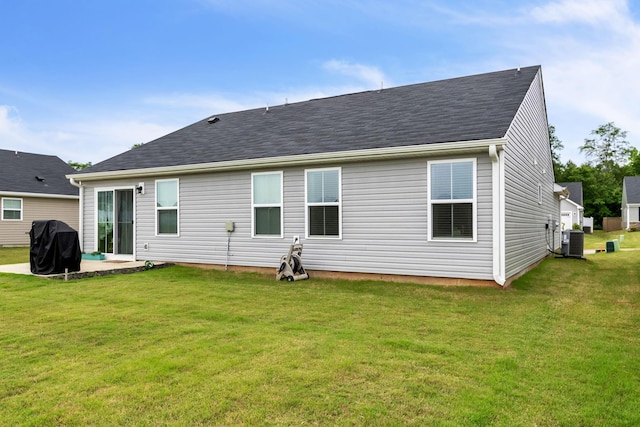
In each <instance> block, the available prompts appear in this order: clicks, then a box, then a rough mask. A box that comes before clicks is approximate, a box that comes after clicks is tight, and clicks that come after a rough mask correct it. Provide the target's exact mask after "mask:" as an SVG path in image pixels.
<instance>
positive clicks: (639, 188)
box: [624, 176, 640, 203]
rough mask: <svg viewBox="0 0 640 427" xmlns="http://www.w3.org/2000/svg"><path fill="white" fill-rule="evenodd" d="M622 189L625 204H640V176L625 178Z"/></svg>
mask: <svg viewBox="0 0 640 427" xmlns="http://www.w3.org/2000/svg"><path fill="white" fill-rule="evenodd" d="M624 188H625V190H626V192H627V203H640V176H625V177H624Z"/></svg>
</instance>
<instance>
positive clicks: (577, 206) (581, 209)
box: [563, 198, 584, 211]
mask: <svg viewBox="0 0 640 427" xmlns="http://www.w3.org/2000/svg"><path fill="white" fill-rule="evenodd" d="M563 201H564V202H567V203H569V204H571V205H573V206H574V207H575V208H576V209H578V210H579V211H583V210H584V207H582V206H581V205H579V204H577V203H576V202H574V201H573V200H571V199H568V198H567V199H564V200H563Z"/></svg>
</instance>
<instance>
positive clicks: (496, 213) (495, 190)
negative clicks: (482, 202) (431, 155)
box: [489, 144, 506, 286]
mask: <svg viewBox="0 0 640 427" xmlns="http://www.w3.org/2000/svg"><path fill="white" fill-rule="evenodd" d="M489 158H490V159H491V186H492V188H491V194H492V202H493V205H492V209H491V211H492V229H493V280H495V282H496V283H497V284H498V285H500V286H504V284H505V282H506V279H505V277H504V276H505V247H504V245H505V241H504V235H505V233H504V230H505V224H504V162H503V161H502V157H501V156H500V154H499V153H498V148H497V147H496V146H495V144H492V145H490V146H489Z"/></svg>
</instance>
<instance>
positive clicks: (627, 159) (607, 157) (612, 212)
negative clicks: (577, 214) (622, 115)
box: [549, 122, 640, 228]
mask: <svg viewBox="0 0 640 427" xmlns="http://www.w3.org/2000/svg"><path fill="white" fill-rule="evenodd" d="M555 131H556V129H555V127H554V126H549V141H550V143H551V154H552V159H553V171H554V174H555V179H556V182H582V193H583V203H584V216H585V217H591V216H592V217H593V222H594V228H601V227H602V218H604V217H619V216H621V212H620V205H621V203H622V181H623V180H624V177H625V176H634V175H640V153H639V152H638V149H637V148H635V147H632V146H631V144H630V143H629V142H628V141H627V139H626V138H627V132H626V131H623V130H622V129H620V128H619V127H617V126H616V125H615V124H614V123H613V122H609V123H606V124H604V125H601V126H599V127H598V128H597V129H594V130H593V131H591V134H590V137H589V138H585V140H584V144H583V145H581V146H580V147H579V149H580V152H581V153H583V154H584V155H585V158H586V160H587V161H586V162H584V163H583V164H581V165H577V164H576V163H574V162H572V161H571V160H569V161H567V162H566V163H562V162H561V161H560V152H561V151H562V149H563V148H564V145H563V144H562V142H561V141H560V140H559V139H558V137H557V136H556V134H555Z"/></svg>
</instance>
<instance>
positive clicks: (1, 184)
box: [0, 150, 78, 196]
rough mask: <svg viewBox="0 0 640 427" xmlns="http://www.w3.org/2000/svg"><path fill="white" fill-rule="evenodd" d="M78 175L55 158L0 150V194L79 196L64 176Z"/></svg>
mask: <svg viewBox="0 0 640 427" xmlns="http://www.w3.org/2000/svg"><path fill="white" fill-rule="evenodd" d="M73 172H75V169H73V168H72V167H71V166H69V165H68V164H67V163H65V162H64V161H62V160H61V159H60V158H58V157H56V156H48V155H43V154H32V153H22V152H20V151H13V150H0V193H3V194H18V195H19V194H23V195H28V194H34V195H46V196H78V189H77V188H76V187H74V186H72V185H71V184H70V183H69V180H68V179H67V178H66V177H65V175H67V174H69V173H73Z"/></svg>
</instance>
